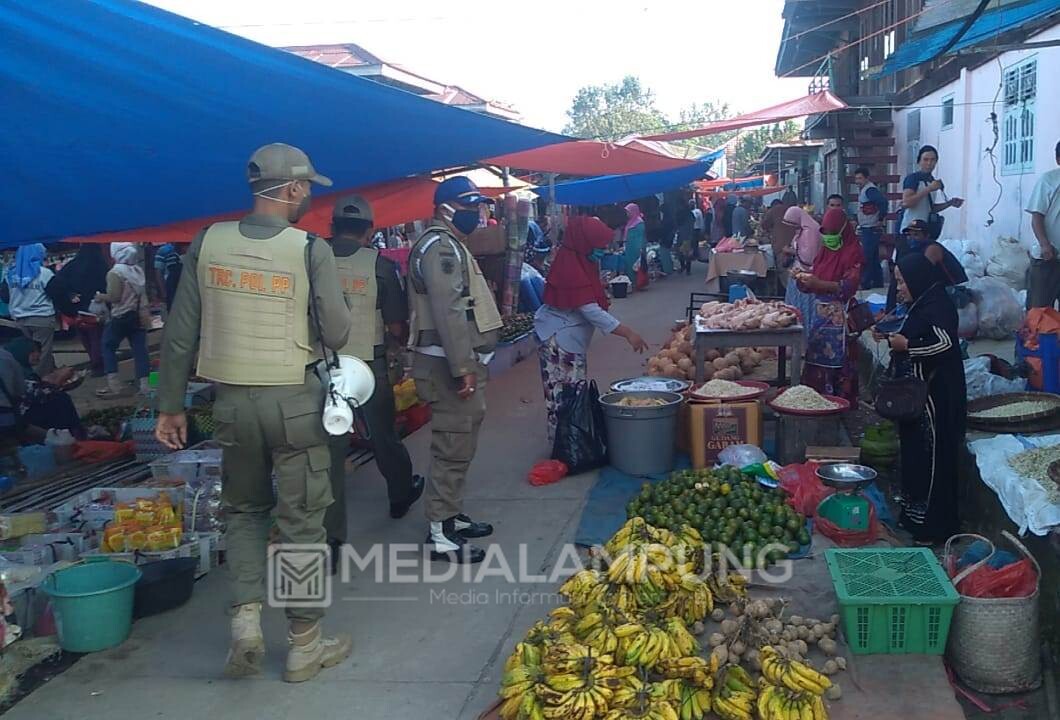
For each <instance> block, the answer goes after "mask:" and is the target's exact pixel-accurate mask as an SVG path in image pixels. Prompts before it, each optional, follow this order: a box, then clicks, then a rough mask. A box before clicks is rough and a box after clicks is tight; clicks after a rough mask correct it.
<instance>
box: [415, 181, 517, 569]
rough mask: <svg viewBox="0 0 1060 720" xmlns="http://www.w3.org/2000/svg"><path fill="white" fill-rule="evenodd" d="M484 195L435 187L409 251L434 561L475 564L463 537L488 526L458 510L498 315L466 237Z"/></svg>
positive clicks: (483, 532)
mask: <svg viewBox="0 0 1060 720" xmlns="http://www.w3.org/2000/svg"><path fill="white" fill-rule="evenodd" d="M489 202H492V201H491V200H490V199H489V198H487V197H485V196H484V195H482V193H481V192H479V190H478V188H477V187H475V185H474V183H472V182H471V181H470V180H469V179H468V178H466V177H455V178H450V179H448V180H446V181H444V182H442V183H441V184H439V185H438V187H437V189H436V190H435V193H434V205H435V213H434V218H433V220H432V221H431V223H430V224H429V225H428V226H427V229H426V230H425V231H424V233H423V235H421V236H420V238H419V239H418V240H417V241H416V244H415V245H414V246H413V248H412V252H411V253H410V255H409V271H408V294H409V305H410V307H411V310H412V325H411V328H410V331H409V345H410V347H411V348H412V350H413V358H412V376H413V377H414V378H415V380H416V392H417V393H418V394H419V396H420V399H421V400H423V401H424V402H428V403H430V405H431V470H430V475H429V477H428V482H427V495H426V512H427V519H428V521H429V522H430V531H429V534H428V536H427V546H428V547H429V548H430V551H431V557H432V559H435V560H442V559H444V560H450V561H453V560H455V561H458V562H480V561H482V559H483V558H484V557H485V552H484V551H483V550H482V549H481V548H478V547H475V546H473V545H471V544H470V543H469V542H468V540H470V539H474V538H481V537H486V536H488V535H490V534H492V533H493V527H492V526H491V525H489V524H488V523H482V522H474V521H472V520H471V518H469V517H468V516H467V515H466V514H465V513H464V487H465V484H466V481H467V471H468V467H469V466H470V465H471V460H472V459H473V458H474V456H475V449H476V447H477V445H478V434H479V429H480V428H481V427H482V420H483V418H484V417H485V414H486V397H485V390H486V363H487V362H488V361H489V358H490V356H491V354H492V353H493V350H494V348H495V347H496V345H497V338H498V331H499V330H500V327H501V317H500V313H499V312H498V311H497V303H496V301H495V300H494V297H493V293H492V292H491V291H490V289H489V286H488V285H487V284H486V280H485V278H483V276H482V271H481V270H480V269H479V266H478V263H477V262H476V261H475V258H474V257H472V255H471V252H470V251H469V250H468V248H467V246H466V245H465V244H464V240H465V239H466V238H467V236H468V235H470V234H471V233H472V232H473V231H474V230H475V228H477V227H478V225H479V219H480V212H481V207H482V205H484V204H485V203H489Z"/></svg>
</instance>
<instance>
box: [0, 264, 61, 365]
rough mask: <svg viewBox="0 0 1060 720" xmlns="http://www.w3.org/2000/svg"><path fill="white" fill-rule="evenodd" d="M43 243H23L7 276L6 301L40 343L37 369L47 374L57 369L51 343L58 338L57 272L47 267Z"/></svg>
mask: <svg viewBox="0 0 1060 720" xmlns="http://www.w3.org/2000/svg"><path fill="white" fill-rule="evenodd" d="M45 254H46V253H45V249H44V246H43V245H41V244H40V243H34V244H32V245H23V246H21V247H20V248H19V249H18V251H17V252H16V253H15V261H14V262H13V263H12V264H11V266H10V267H9V268H8V270H7V273H5V275H4V284H5V288H6V289H5V292H4V293H3V298H4V301H5V302H7V303H8V305H9V308H8V310H9V312H10V313H11V319H12V320H14V321H15V325H17V326H18V329H19V330H21V331H22V334H23V335H25V336H26V337H27V338H29V339H31V340H33V341H34V342H37V343H40V346H41V348H42V352H41V355H40V365H39V366H38V367H37V371H38V372H40V373H43V374H45V375H46V374H48V373H50V372H51V371H52V370H54V369H55V357H54V356H53V355H52V343H53V341H54V340H55V303H54V301H53V299H52V298H53V296H54V295H55V293H56V292H57V286H56V285H55V284H54V280H55V273H53V272H52V271H51V270H50V269H49V268H47V267H45V266H44V258H45Z"/></svg>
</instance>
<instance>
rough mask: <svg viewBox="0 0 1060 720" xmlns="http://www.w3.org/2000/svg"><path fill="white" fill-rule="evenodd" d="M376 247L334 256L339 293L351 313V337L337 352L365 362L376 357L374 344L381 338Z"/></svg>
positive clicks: (379, 342)
mask: <svg viewBox="0 0 1060 720" xmlns="http://www.w3.org/2000/svg"><path fill="white" fill-rule="evenodd" d="M378 257H379V251H378V250H376V249H375V248H361V249H360V250H358V251H357V252H355V253H354V254H353V255H348V256H346V257H336V258H335V264H336V265H337V266H338V268H339V282H340V283H342V294H343V295H345V296H346V304H347V305H349V307H350V313H351V314H352V315H353V324H352V325H351V326H350V339H349V340H348V341H347V342H346V346H345V347H344V348H342V350H339V354H340V355H352V356H354V357H356V358H360V359H361V360H364V361H365V362H368V361H370V360H373V359H374V358H375V348H376V346H377V345H382V344H383V342H384V337H383V332H384V326H383V311H382V310H379V309H378V308H377V307H376V306H377V305H378V298H379V279H378V278H377V277H376V276H375V264H376V259H377V258H378Z"/></svg>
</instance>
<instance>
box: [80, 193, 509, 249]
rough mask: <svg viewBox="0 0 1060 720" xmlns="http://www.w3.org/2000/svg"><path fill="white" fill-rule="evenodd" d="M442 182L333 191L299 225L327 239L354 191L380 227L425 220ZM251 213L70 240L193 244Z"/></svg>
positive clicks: (318, 197)
mask: <svg viewBox="0 0 1060 720" xmlns="http://www.w3.org/2000/svg"><path fill="white" fill-rule="evenodd" d="M438 182H439V181H438V180H432V179H429V178H426V177H414V178H404V179H402V180H392V181H390V182H385V183H378V184H376V185H369V186H367V187H363V188H357V189H355V190H344V191H342V192H337V193H335V192H329V193H327V194H326V195H316V196H314V197H313V200H312V206H311V207H310V210H309V212H307V213H306V214H305V217H303V218H302V219H301V221H299V223H298V227H300V228H302V229H304V230H308V231H309V232H314V233H316V234H318V235H321V236H325V237H326V236H327V235H329V234H330V232H331V212H332V209H333V208H334V207H335V201H336V200H337V199H338V198H339V197H341V196H343V195H348V194H350V193H351V192H355V193H357V194H358V195H361V196H363V197H364V198H365V199H367V200H368V202H369V203H371V205H372V212H373V213H374V215H375V226H376V227H380V228H382V227H391V226H393V225H401V224H402V223H407V222H412V221H414V220H423V219H426V218H429V217H430V216H431V215H433V214H434V189H435V188H436V187H437V185H438ZM527 188H528V186H526V185H525V183H524V184H522V186H520V187H507V188H506V187H502V186H501V185H500V181H499V180H498V181H497V185H496V186H492V187H488V186H485V185H480V186H479V190H481V191H482V192H483V194H485V195H489V196H490V197H499V196H500V195H504V194H505V193H508V192H512V191H513V190H526V189H527ZM246 213H247V211H246V210H238V211H235V212H230V213H221V214H218V215H211V216H209V217H201V218H194V219H191V220H181V221H179V222H175V223H168V224H166V225H156V226H153V227H145V228H136V229H134V230H123V231H121V232H110V233H98V234H95V235H85V236H81V237H71V238H68V240H69V241H70V242H97V243H108V242H138V243H150V244H153V245H161V244H163V243H190V242H191V241H192V240H193V239H194V238H195V235H196V234H197V233H198V232H199V230H201V229H202V228H204V227H206V226H207V225H209V224H210V223H215V222H220V221H222V220H235V219H237V218H240V217H242V216H243V215H245V214H246Z"/></svg>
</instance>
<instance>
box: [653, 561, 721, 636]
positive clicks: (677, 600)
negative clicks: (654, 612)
mask: <svg viewBox="0 0 1060 720" xmlns="http://www.w3.org/2000/svg"><path fill="white" fill-rule="evenodd" d="M713 610H714V593H712V592H711V591H710V587H709V586H708V585H707V583H706V581H705V580H703V579H702V578H700V577H699V576H698V575H695V574H693V573H691V572H689V573H685V574H683V575H682V576H681V584H680V585H679V586H678V587H677V589H676V590H674V591H672V592H671V593H670V596H669V597H668V598H667V599H666V600H665V601H664V602H663V603H662V604H661V605H659V611H660V612H663V613H665V614H666V615H671V616H676V617H679V618H681V619H682V620H684V621H685V622H686V623H688V624H689V625H691V624H692V623H694V622H696V621H697V620H702V619H703V618H705V617H706V616H707V615H709V614H710V613H711V612H712V611H713Z"/></svg>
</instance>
